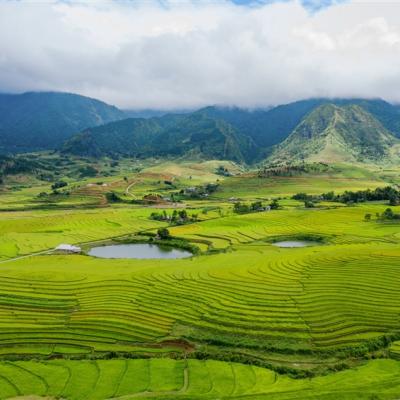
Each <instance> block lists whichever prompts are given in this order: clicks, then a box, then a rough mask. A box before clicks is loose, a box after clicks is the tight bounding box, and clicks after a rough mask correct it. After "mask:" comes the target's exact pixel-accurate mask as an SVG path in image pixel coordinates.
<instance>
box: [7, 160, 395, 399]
mask: <svg viewBox="0 0 400 400" xmlns="http://www.w3.org/2000/svg"><path fill="white" fill-rule="evenodd" d="M218 165H219V164H216V163H211V162H209V163H205V165H203V166H202V165H199V164H195V163H184V164H173V163H171V162H166V163H160V164H155V165H153V166H147V167H146V168H144V169H143V170H141V171H139V172H135V173H131V174H130V175H128V176H127V177H126V179H124V178H123V176H122V175H119V174H116V175H115V176H113V177H107V184H108V185H109V186H110V187H113V188H115V190H117V191H119V192H120V193H123V192H124V191H126V189H127V188H129V187H130V188H131V190H132V194H133V195H135V193H136V195H138V196H139V195H143V194H146V193H149V192H151V193H154V192H157V191H158V189H157V188H160V184H161V185H162V183H160V182H162V179H164V178H165V179H166V176H167V175H168V179H172V178H173V179H177V180H178V179H179V185H178V184H177V186H179V187H186V186H191V185H193V182H196V184H204V183H207V182H209V181H212V182H215V181H216V179H219V183H220V185H221V186H220V189H219V190H218V191H217V192H215V194H213V195H212V196H210V198H205V199H195V200H186V201H184V202H182V203H180V204H179V205H178V206H179V207H181V208H183V207H186V208H187V209H188V210H189V211H190V212H195V213H197V214H198V215H199V219H200V221H198V222H196V223H190V224H187V225H181V226H176V227H169V230H170V232H171V234H172V235H173V236H175V237H177V238H181V239H184V240H187V241H189V242H192V243H194V244H198V245H199V246H200V248H201V250H202V251H203V253H202V254H200V255H198V256H196V257H191V258H187V259H175V260H161V259H160V260H135V259H131V260H128V259H120V260H117V259H99V258H94V257H90V256H87V255H84V254H83V255H60V254H51V253H49V254H38V255H32V256H29V255H30V254H33V253H39V252H43V251H47V250H49V249H52V248H54V247H55V246H57V245H58V244H60V243H64V242H66V243H72V244H85V243H95V242H96V241H103V240H108V239H110V238H117V237H122V236H126V235H134V234H137V233H139V232H143V231H145V232H147V233H150V234H151V233H155V232H156V230H157V229H158V228H159V227H161V226H167V223H166V222H160V221H154V220H151V219H150V218H149V216H150V214H151V213H152V212H154V211H155V209H154V208H153V207H149V206H143V205H138V204H134V203H132V204H131V203H128V202H123V203H117V204H100V205H99V204H97V206H96V207H86V208H85V207H82V208H76V207H75V205H74V203H73V202H72V201H71V200H69V201H70V202H69V203H68V202H67V204H66V208H65V209H59V208H56V209H52V208H51V207H47V208H43V209H40V210H34V209H32V208H31V207H30V206H27V207H25V209H24V208H23V206H24V205H26V204H31V203H30V202H31V200H30V199H32V197H29V196H30V195H31V196H32V194H35V193H37V191H38V190H42V189H41V187H37V186H35V185H33V186H32V187H30V188H26V189H24V190H25V192H24V193H25V194H24V196H25V195H26V202H25V200H24V202H21V204H22V209H21V210H16V211H11V210H8V211H3V212H1V219H0V269H1V270H0V328H1V329H0V398H4V399H6V398H9V397H16V396H23V395H41V396H44V395H46V396H53V397H57V398H59V397H61V398H67V399H92V398H93V399H106V398H114V397H121V396H124V397H123V398H124V399H128V398H131V397H132V398H135V397H149V398H171V399H172V398H184V399H196V398H199V399H201V398H205V399H216V398H227V399H228V398H244V399H246V398H249V399H250V398H251V399H258V398H260V399H267V398H268V399H295V398H296V399H298V398H300V399H302V398H310V399H313V398H315V399H317V398H318V399H336V398H340V399H380V398H382V399H395V398H398V397H399V396H400V381H399V378H398V376H399V375H400V374H399V368H400V364H399V361H397V360H399V354H400V350H399V349H400V347H399V343H400V292H399V290H398V287H399V283H400V274H399V259H400V246H399V244H400V225H399V223H398V222H382V221H379V220H377V219H376V218H375V215H376V214H377V213H382V212H383V211H384V210H385V209H386V208H387V207H388V206H387V204H384V202H376V203H372V202H370V203H363V204H356V205H352V206H346V205H343V204H338V203H321V207H319V208H315V209H306V208H304V204H303V203H300V202H297V201H294V200H290V199H288V198H287V199H282V200H280V202H281V205H282V207H281V209H279V210H271V211H265V212H258V213H252V214H245V215H238V214H234V213H233V211H232V203H231V202H229V201H228V199H229V197H231V196H235V197H240V198H246V199H248V200H253V199H256V198H260V197H265V198H273V197H277V196H279V197H289V196H290V195H291V194H294V193H297V192H301V191H305V192H307V193H321V192H325V191H328V190H331V189H333V190H335V191H338V192H340V191H343V190H345V189H362V188H366V187H371V188H373V187H377V186H383V185H385V184H386V183H385V182H386V181H385V180H384V179H385V178H384V177H383V175H379V174H377V173H375V172H374V173H372V172H371V171H368V170H367V171H364V172H362V171H359V170H354V171H350V170H348V169H346V168H343V166H342V167H341V172H340V173H339V174H336V175H334V176H325V177H322V176H321V177H315V176H304V177H300V178H299V177H298V178H295V177H273V178H256V177H255V176H254V175H251V176H249V175H241V176H234V177H220V176H218V175H215V173H214V172H215V171H214V170H215V168H217V167H218ZM120 167H121V171H123V173H127V172H129V168H128V166H127V165H125V164H124V162H121V163H120ZM229 168H232V169H233V166H229ZM196 169H197V170H198V171H199V172H197V174H195V172H196ZM235 172H236V173H238V172H239V170H235ZM385 173H386V172H385ZM162 174H164V176H163V175H162ZM389 175H390V176H391V179H394V177H393V175H391V174H389ZM190 176H191V177H192V178H191V179H190ZM171 177H172V178H171ZM91 182H92V181H90V180H88V181H86V182H85V184H84V185H83V187H87V188H91V187H92V186H85V185H88V184H89V183H91ZM132 182H135V184H134V185H131V183H132ZM136 182H137V184H136ZM312 182H314V184H315V185H317V184H318V185H320V186H315V185H314V186H311V184H312ZM71 185H72V183H71ZM136 185H137V186H136ZM134 187H135V189H133V188H134ZM19 193H21V192H19ZM29 193H30V194H29ZM5 196H6V197H7V196H11V194H10V193H6V194H5ZM81 196H82V199H83V201H82V203H80V204H81V205H83V204H85V203H84V202H85V201H87V200H88V197H90V196H87V195H86V194H85V191H84V192H83V193H81ZM126 196H127V197H128V196H129V194H126ZM7 199H8V200H7V201H9V203H8V204H9V205H13V204H14V205H17V204H18V203H19V201H20V200H21V198H18V197H15V198H14V199H12V198H11V197H7ZM2 201H3V204H4V203H5V202H7V201H6V200H4V199H3V200H2ZM68 204H69V205H68ZM6 208H7V207H6ZM392 209H393V211H394V212H396V213H399V212H400V207H399V206H398V207H392ZM167 211H168V212H172V209H167ZM367 213H368V214H371V215H372V216H373V217H372V220H371V221H365V220H364V216H365V214H367ZM286 239H290V240H293V239H313V240H317V241H318V245H316V246H311V247H304V248H297V249H295V248H289V249H288V248H279V247H276V246H274V245H273V242H275V241H277V240H286ZM87 246H88V245H87V244H86V245H85V246H84V247H85V248H86V247H87ZM25 256H26V257H25ZM19 257H22V258H19ZM373 358H379V360H371V359H373ZM216 360H219V361H216ZM367 360H371V361H367ZM342 370H343V371H342ZM337 371H340V372H337ZM309 377H312V378H309ZM294 378H297V379H294ZM1 382H2V383H1ZM126 396H127V397H126Z"/></svg>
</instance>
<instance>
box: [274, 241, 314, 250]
mask: <svg viewBox="0 0 400 400" xmlns="http://www.w3.org/2000/svg"><path fill="white" fill-rule="evenodd" d="M320 244H321V243H319V242H313V241H310V240H284V241H282V242H275V243H272V245H273V246H277V247H287V248H292V247H308V246H318V245H320Z"/></svg>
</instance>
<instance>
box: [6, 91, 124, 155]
mask: <svg viewBox="0 0 400 400" xmlns="http://www.w3.org/2000/svg"><path fill="white" fill-rule="evenodd" d="M122 118H126V115H125V114H124V112H123V111H121V110H119V109H118V108H116V107H113V106H110V105H108V104H106V103H103V102H102V101H99V100H95V99H91V98H88V97H84V96H79V95H76V94H70V93H53V92H31V93H24V94H17V95H13V94H0V150H3V151H12V152H18V151H31V150H39V149H54V148H57V147H58V146H60V145H61V144H62V143H63V142H64V141H65V140H66V139H67V138H69V137H71V136H72V135H73V134H75V133H77V132H79V131H81V130H82V129H85V128H87V127H90V126H97V125H102V124H105V123H107V122H110V121H115V120H118V119H122Z"/></svg>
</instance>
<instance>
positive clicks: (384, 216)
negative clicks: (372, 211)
mask: <svg viewBox="0 0 400 400" xmlns="http://www.w3.org/2000/svg"><path fill="white" fill-rule="evenodd" d="M381 218H382V219H393V218H394V212H393V210H392V209H391V208H387V209H386V210H385V211H384V212H383V213H382V215H381Z"/></svg>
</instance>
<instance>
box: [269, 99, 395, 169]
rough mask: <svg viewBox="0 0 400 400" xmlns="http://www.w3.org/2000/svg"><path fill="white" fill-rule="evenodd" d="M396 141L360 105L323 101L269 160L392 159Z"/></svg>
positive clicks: (360, 160)
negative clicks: (324, 102) (325, 102)
mask: <svg viewBox="0 0 400 400" xmlns="http://www.w3.org/2000/svg"><path fill="white" fill-rule="evenodd" d="M399 143H400V140H399V139H398V138H396V137H395V136H394V135H393V134H392V133H391V132H389V131H388V130H387V129H386V128H385V127H384V126H383V125H382V124H381V123H380V122H379V121H378V120H377V119H376V118H375V117H374V116H373V115H372V114H370V113H369V112H367V111H365V110H364V109H363V108H362V107H361V106H359V105H357V104H346V105H342V106H338V105H335V104H323V105H321V106H319V107H317V108H316V109H314V110H313V111H312V112H311V113H310V114H309V115H307V117H306V118H304V119H303V121H302V122H301V123H300V124H299V125H298V126H297V127H296V129H295V130H294V131H293V132H292V133H291V134H290V135H289V136H288V138H287V139H285V140H284V141H283V142H282V143H280V144H279V145H277V146H276V147H275V148H274V150H273V152H272V154H271V155H270V156H269V157H268V161H270V162H272V163H277V162H280V163H290V162H298V161H311V162H316V161H317V162H379V161H381V160H383V159H385V160H391V161H394V160H393V155H392V153H391V149H392V147H393V146H395V145H398V144H399Z"/></svg>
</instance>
